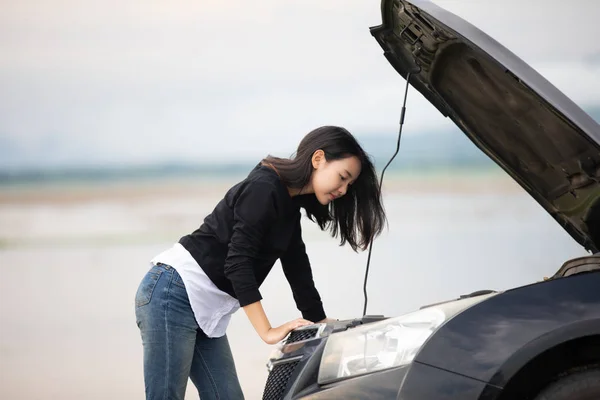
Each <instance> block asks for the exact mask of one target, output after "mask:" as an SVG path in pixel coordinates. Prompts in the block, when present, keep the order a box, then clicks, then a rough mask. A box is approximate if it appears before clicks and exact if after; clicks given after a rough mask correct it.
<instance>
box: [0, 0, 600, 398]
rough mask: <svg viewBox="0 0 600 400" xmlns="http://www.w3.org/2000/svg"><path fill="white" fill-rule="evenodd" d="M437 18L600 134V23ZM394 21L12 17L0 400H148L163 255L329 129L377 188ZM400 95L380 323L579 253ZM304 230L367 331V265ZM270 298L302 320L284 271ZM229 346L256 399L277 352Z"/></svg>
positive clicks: (239, 333) (282, 7) (331, 285)
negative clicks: (228, 195) (140, 302)
mask: <svg viewBox="0 0 600 400" xmlns="http://www.w3.org/2000/svg"><path fill="white" fill-rule="evenodd" d="M434 2H435V3H437V4H438V5H441V6H442V7H444V8H446V9H447V10H449V11H451V12H454V13H455V14H457V15H459V16H461V17H463V18H465V19H466V20H468V21H469V22H471V23H473V24H475V25H476V26H478V27H479V28H481V29H483V30H484V31H485V32H486V33H488V34H489V35H491V36H492V37H494V38H495V39H497V40H498V41H499V42H500V43H502V44H504V45H505V46H507V47H508V48H509V49H511V50H512V51H513V52H514V53H516V54H517V55H518V56H520V57H521V58H522V59H524V60H525V61H526V62H528V63H529V64H530V65H531V66H533V67H534V68H535V69H537V70H538V71H539V72H540V73H542V74H543V75H544V76H545V77H546V78H547V79H548V80H550V81H551V82H552V83H553V84H554V85H556V86H557V87H558V88H559V89H560V90H562V91H563V92H564V93H565V94H566V95H567V96H569V97H571V98H572V99H573V100H574V101H575V102H576V103H578V104H579V105H580V106H581V107H582V108H583V109H584V110H585V111H587V112H588V113H589V114H590V115H591V116H592V117H593V118H595V119H596V120H597V121H598V120H600V78H599V77H600V44H599V43H598V41H597V38H598V37H599V36H600V26H599V25H598V24H597V16H598V15H600V3H598V2H596V1H594V0H576V1H572V2H570V3H569V4H568V7H567V6H565V5H564V4H562V3H555V4H550V3H548V2H547V1H545V0H530V1H528V2H520V1H518V0H506V1H503V2H496V1H486V0H435V1H434ZM380 22H381V16H380V2H379V1H374V0H369V1H365V0H327V1H323V0H302V1H291V0H290V1H276V0H260V1H257V2H244V1H239V0H230V1H226V2H223V1H217V0H201V1H196V2H192V1H171V2H166V1H143V2H142V1H137V0H121V1H118V2H117V1H105V2H90V1H74V0H47V1H40V0H32V1H28V0H21V1H15V0H8V1H6V0H5V1H2V2H0V274H1V278H0V370H1V373H0V398H2V399H11V400H12V399H38V398H42V397H43V398H51V399H105V398H112V399H141V398H144V384H143V376H142V346H141V339H140V335H139V331H138V328H137V327H136V324H135V316H134V304H133V300H134V296H135V291H136V289H137V286H138V284H139V282H140V280H141V279H142V277H143V275H144V274H145V272H146V271H147V269H148V268H149V260H150V259H151V258H152V257H153V256H154V255H156V254H157V253H158V252H160V251H163V250H164V249H166V248H167V247H169V246H171V244H172V243H174V242H176V241H177V240H178V239H179V237H181V236H182V235H184V234H186V233H189V232H190V231H192V230H194V229H196V228H197V227H198V226H199V225H200V224H201V223H202V220H203V218H204V217H205V216H206V215H207V214H208V213H209V212H210V211H211V210H212V208H213V207H214V205H215V204H216V203H217V202H218V201H219V200H220V199H221V198H222V196H223V195H224V193H225V191H226V190H227V189H228V188H229V187H230V186H231V185H233V184H234V183H236V182H237V181H239V180H240V179H243V178H244V176H245V175H246V174H247V173H248V171H249V170H250V169H251V168H252V167H253V166H254V165H255V164H256V163H257V162H259V161H260V159H261V158H262V157H264V156H266V155H267V154H273V155H277V156H289V155H291V154H292V153H293V151H294V149H295V146H296V145H297V143H298V142H299V140H300V139H301V138H302V137H303V136H304V135H305V134H306V133H307V132H308V131H310V130H311V129H313V128H315V127H317V126H320V125H325V124H334V125H341V126H344V127H346V128H347V129H349V130H350V131H351V132H353V133H354V134H355V135H356V136H357V138H358V139H359V140H360V142H361V143H362V144H363V146H364V147H365V149H366V150H367V151H368V152H369V153H371V155H372V156H373V158H374V159H375V161H376V164H377V167H378V169H379V170H381V168H382V167H383V165H385V163H386V162H387V160H388V159H389V157H390V156H391V155H392V154H393V152H394V150H395V146H396V135H397V131H398V120H399V112H400V108H401V105H402V103H401V102H402V95H403V88H404V84H405V82H404V81H403V80H402V79H401V78H400V76H398V75H397V74H396V72H395V71H394V70H393V69H392V67H391V66H390V65H389V64H388V62H387V61H386V60H385V58H384V57H383V55H382V50H381V48H380V47H379V45H378V44H377V43H376V42H375V40H374V39H373V38H372V37H371V35H370V34H369V30H368V28H369V27H370V26H374V25H378V24H380ZM408 96H409V98H408V107H407V108H408V110H407V115H406V121H405V126H404V131H403V138H402V146H401V149H400V153H399V155H398V157H397V158H396V160H395V162H394V163H393V164H392V166H391V167H390V169H389V170H388V172H386V178H385V182H384V201H385V205H386V209H387V212H388V218H389V229H388V230H387V231H386V232H385V233H384V234H383V235H382V236H381V237H380V238H379V239H378V240H377V241H376V242H375V244H374V249H373V256H372V260H371V271H370V275H369V281H368V291H369V302H368V313H370V314H383V315H388V316H392V315H398V314H401V313H405V312H408V311H411V310H414V309H416V308H418V307H419V306H421V305H423V304H426V303H432V302H436V301H442V300H447V299H450V298H454V297H457V296H459V295H461V294H465V293H469V292H472V291H475V290H479V289H499V290H502V289H507V288H510V287H513V286H516V285H525V284H528V283H532V282H536V281H539V280H541V279H543V277H544V276H549V275H551V274H553V273H554V272H555V271H556V270H557V269H558V268H559V267H560V266H561V264H562V263H563V262H564V261H566V260H567V259H569V258H572V257H576V256H581V255H584V254H585V252H584V250H583V248H581V247H580V246H579V245H578V244H577V243H575V241H574V240H572V239H571V238H570V236H568V234H567V233H566V232H564V231H563V230H562V229H561V227H560V226H559V225H558V224H557V223H556V222H555V221H554V220H553V219H552V218H551V217H550V216H549V215H548V214H546V212H545V211H544V210H543V209H542V208H541V207H540V206H539V205H538V204H537V203H536V202H535V201H534V200H533V199H531V198H530V197H529V196H528V195H527V194H526V193H525V192H524V191H523V190H522V189H521V188H520V187H518V186H517V185H516V184H515V183H514V182H513V181H512V180H511V179H510V178H508V176H507V175H506V174H505V173H504V172H503V171H501V170H500V169H499V168H498V167H497V166H496V165H495V164H493V163H492V162H491V161H489V160H488V159H487V158H486V157H485V156H484V155H483V154H482V153H480V152H479V151H478V150H477V149H476V148H475V146H474V145H473V144H472V143H471V142H470V141H469V140H468V139H467V138H466V137H465V136H464V135H462V133H461V132H460V131H459V130H458V129H457V128H456V127H454V125H453V124H452V123H451V122H450V121H448V120H445V119H444V118H443V117H442V116H441V115H440V114H439V113H438V112H437V111H436V110H435V109H434V108H433V107H432V106H430V105H429V103H427V102H426V101H425V100H424V99H423V97H422V96H421V95H420V94H418V93H417V92H416V91H415V90H412V89H411V90H409V95H408ZM303 227H304V231H305V242H306V244H307V249H308V253H309V256H310V258H311V262H312V265H313V270H314V276H315V281H316V284H317V287H318V288H319V290H320V292H321V295H322V298H323V301H324V304H325V308H326V311H327V313H328V315H329V316H330V317H332V318H340V319H341V318H354V317H359V316H360V315H361V313H362V306H363V302H364V299H363V293H362V287H363V279H364V271H365V264H366V258H367V254H366V252H365V253H358V254H356V253H353V252H352V250H351V249H350V248H346V247H339V246H338V243H337V241H335V240H334V239H332V238H331V237H330V236H329V235H328V234H327V233H326V232H321V231H319V230H318V228H317V227H316V226H315V225H314V224H312V223H310V221H307V220H304V221H303ZM261 292H262V295H263V297H264V301H263V305H264V307H265V309H266V311H267V314H268V316H269V318H270V320H271V323H272V324H273V325H279V324H281V323H284V322H285V321H288V320H290V319H293V318H296V317H298V316H299V313H298V311H297V310H296V309H295V305H294V302H293V299H292V295H291V292H290V290H289V286H288V284H287V282H286V281H285V278H284V276H283V274H282V273H281V271H280V268H278V264H277V265H276V267H275V268H274V270H273V272H272V273H271V275H270V276H269V277H268V278H267V281H266V282H265V283H264V285H263V286H262V288H261ZM228 335H229V338H230V342H231V346H232V349H233V352H234V355H235V358H236V363H237V368H238V373H239V376H240V380H241V383H242V387H243V389H244V391H245V393H246V396H247V398H249V399H257V398H260V397H261V394H262V388H263V385H264V383H265V381H266V377H267V370H266V367H265V363H266V361H267V357H268V354H269V352H270V351H271V350H272V346H268V345H265V344H263V343H262V342H261V340H260V339H259V338H258V336H257V335H256V334H255V333H254V331H253V329H252V327H251V326H250V324H249V322H248V321H247V319H246V317H245V315H244V314H243V313H241V312H240V313H237V314H236V315H235V316H234V318H233V319H232V323H231V326H230V329H229V333H228ZM187 398H190V399H193V398H197V392H195V389H194V388H193V386H192V385H191V384H190V385H189V386H188V394H187Z"/></svg>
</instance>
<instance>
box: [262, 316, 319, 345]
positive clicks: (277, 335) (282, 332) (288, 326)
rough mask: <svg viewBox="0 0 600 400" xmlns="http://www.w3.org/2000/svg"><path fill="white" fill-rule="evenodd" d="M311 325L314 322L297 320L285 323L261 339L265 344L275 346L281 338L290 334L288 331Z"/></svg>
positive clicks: (270, 330)
mask: <svg viewBox="0 0 600 400" xmlns="http://www.w3.org/2000/svg"><path fill="white" fill-rule="evenodd" d="M313 323H314V322H311V321H308V320H305V319H302V318H298V319H295V320H293V321H290V322H286V323H285V324H283V325H281V326H278V327H277V328H271V329H269V330H268V331H267V333H266V334H265V337H263V338H262V339H263V340H264V341H265V343H267V344H276V343H278V342H280V341H281V340H283V338H284V337H286V335H287V334H288V333H290V331H292V330H294V329H296V328H299V327H301V326H306V325H312V324H313Z"/></svg>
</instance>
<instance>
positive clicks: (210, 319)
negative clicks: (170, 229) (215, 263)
mask: <svg viewBox="0 0 600 400" xmlns="http://www.w3.org/2000/svg"><path fill="white" fill-rule="evenodd" d="M159 262H160V263H163V264H167V265H170V266H171V267H173V268H174V269H175V270H176V271H177V273H179V275H180V276H181V279H182V280H183V283H184V285H185V288H186V291H187V295H188V298H189V300H190V305H191V306H192V311H193V312H194V316H195V318H196V322H198V326H200V329H202V331H203V332H204V333H205V334H206V336H208V337H221V336H223V335H225V331H226V330H227V326H228V325H229V320H230V319H231V315H232V314H233V313H234V312H236V311H237V310H238V309H239V308H240V302H239V301H238V300H237V299H235V298H233V297H231V296H230V295H229V294H227V293H225V292H223V291H222V290H220V289H219V288H217V286H216V285H215V284H214V283H213V282H212V281H211V280H210V278H209V277H208V276H207V275H206V273H205V272H204V270H202V268H201V267H200V265H198V263H197V262H196V260H194V258H193V257H192V255H191V254H190V253H189V252H188V251H187V250H186V249H185V248H184V247H183V246H182V245H181V244H179V243H175V244H174V245H173V247H171V248H170V249H168V250H166V251H163V252H162V253H160V254H159V255H157V256H156V257H154V258H153V259H152V263H153V264H155V265H156V264H157V263H159Z"/></svg>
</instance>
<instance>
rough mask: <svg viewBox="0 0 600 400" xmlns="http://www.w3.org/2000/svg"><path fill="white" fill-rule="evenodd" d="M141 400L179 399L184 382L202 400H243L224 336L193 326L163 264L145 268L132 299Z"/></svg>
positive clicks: (174, 277)
mask: <svg viewBox="0 0 600 400" xmlns="http://www.w3.org/2000/svg"><path fill="white" fill-rule="evenodd" d="M135 315H136V322H137V325H138V327H139V328H140V331H141V335H142V343H143V346H144V383H145V386H146V398H147V399H161V400H163V399H165V400H166V399H169V400H172V399H176V400H179V399H181V400H183V398H184V397H185V389H186V387H187V381H188V377H189V378H191V380H192V382H193V383H194V385H195V386H196V388H197V389H198V394H199V395H200V398H201V399H202V400H206V399H243V398H244V395H243V393H242V389H241V388H240V383H239V381H238V377H237V373H236V370H235V364H234V361H233V356H232V354H231V349H230V347H229V342H228V341H227V336H223V337H220V338H209V337H207V336H206V335H205V334H204V332H202V330H201V329H200V328H199V327H198V323H197V322H196V319H195V318H194V313H193V311H192V308H191V306H190V302H189V299H188V295H187V292H186V289H185V285H184V284H183V281H182V280H181V277H180V276H179V274H178V273H177V271H176V270H175V269H174V268H172V267H170V266H168V265H165V264H159V265H156V266H153V267H152V268H150V270H149V271H148V273H147V274H146V276H145V277H144V278H143V279H142V282H141V283H140V286H139V288H138V290H137V293H136V295H135Z"/></svg>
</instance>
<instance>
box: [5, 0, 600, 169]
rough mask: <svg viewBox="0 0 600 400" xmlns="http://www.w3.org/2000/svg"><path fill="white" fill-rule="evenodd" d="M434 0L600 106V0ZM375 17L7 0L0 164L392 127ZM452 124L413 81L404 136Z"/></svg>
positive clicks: (337, 3) (210, 149) (334, 1)
mask: <svg viewBox="0 0 600 400" xmlns="http://www.w3.org/2000/svg"><path fill="white" fill-rule="evenodd" d="M434 3H436V4H438V5H440V6H442V7H443V8H445V9H447V10H448V11H450V12H453V13H455V14H457V15H458V16H460V17H462V18H464V19H466V20H467V21H469V22H471V23H472V24H474V25H476V26H477V27H479V28H480V29H482V30H484V31H485V32H486V33H488V34H489V35H490V36H492V37H493V38H495V39H496V40H498V41H499V42H500V43H502V44H503V45H505V46H506V47H508V48H509V49H510V50H512V51H513V52H514V53H515V54H517V55H518V56H519V57H521V58H522V59H523V60H524V61H526V62H527V63H529V64H530V65H531V66H532V67H534V68H535V69H537V70H538V71H539V72H540V73H542V75H544V76H545V77H546V79H548V80H549V81H550V82H552V83H553V84H554V85H555V86H557V87H558V88H559V89H560V90H562V91H563V92H564V93H565V94H566V95H567V96H569V97H571V98H572V99H573V100H574V101H575V102H576V103H578V104H579V105H580V106H582V107H584V108H586V107H599V106H600V42H599V41H598V38H599V37H600V24H599V23H598V21H597V17H598V15H600V2H598V1H596V0H573V1H571V2H569V3H568V6H566V5H565V4H567V3H564V2H558V1H556V2H552V1H548V0H528V1H526V2H524V1H521V0H504V1H501V2H499V1H492V0H435V1H434ZM380 23H381V14H380V1H378V0H377V1H371V0H327V1H323V0H260V1H254V2H249V1H247V0H245V1H241V0H228V1H222V0H197V1H187V0H186V1H183V0H180V1H177V0H175V1H168V2H167V1H155V0H144V1H141V0H119V1H102V2H98V1H87V0H78V1H75V0H61V1H58V0H36V1H31V0H8V1H7V0H0V169H4V170H11V169H15V168H24V167H32V166H63V165H65V166H77V165H127V164H145V163H153V162H164V161H186V162H188V161H191V162H200V163H206V162H209V163H210V162H220V161H223V160H231V159H232V158H240V159H252V158H259V157H262V156H264V155H266V154H275V155H280V156H288V155H289V154H290V153H291V152H292V151H293V150H294V148H295V146H296V145H297V143H298V142H299V140H300V139H301V138H302V136H303V135H304V134H306V133H307V132H308V131H310V130H311V129H313V128H315V127H317V126H320V125H325V124H333V125H341V126H344V127H346V128H348V129H349V130H350V131H351V132H353V133H355V134H356V135H375V134H376V135H386V134H389V135H390V136H391V137H393V136H394V135H396V133H397V130H398V119H399V111H400V108H401V101H402V95H403V89H404V84H405V82H404V80H403V79H402V78H401V77H400V76H399V75H398V74H397V73H396V72H395V71H394V70H393V69H392V67H391V66H390V65H389V63H388V62H387V61H386V60H385V58H384V57H383V54H382V49H381V47H380V46H379V45H378V44H377V42H376V41H375V40H374V39H373V37H372V36H371V35H370V33H369V27H370V26H374V25H379V24H380ZM451 126H452V124H451V122H450V121H448V120H446V119H444V118H443V117H442V116H441V115H439V113H438V112H437V111H436V110H435V109H434V108H433V107H432V106H430V105H429V104H428V103H427V102H426V101H425V100H424V99H423V98H422V97H421V95H420V94H419V93H418V92H416V91H415V90H411V91H409V102H408V110H407V116H406V122H405V126H404V133H405V134H419V133H420V132H425V131H431V130H444V129H448V128H449V127H451Z"/></svg>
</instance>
